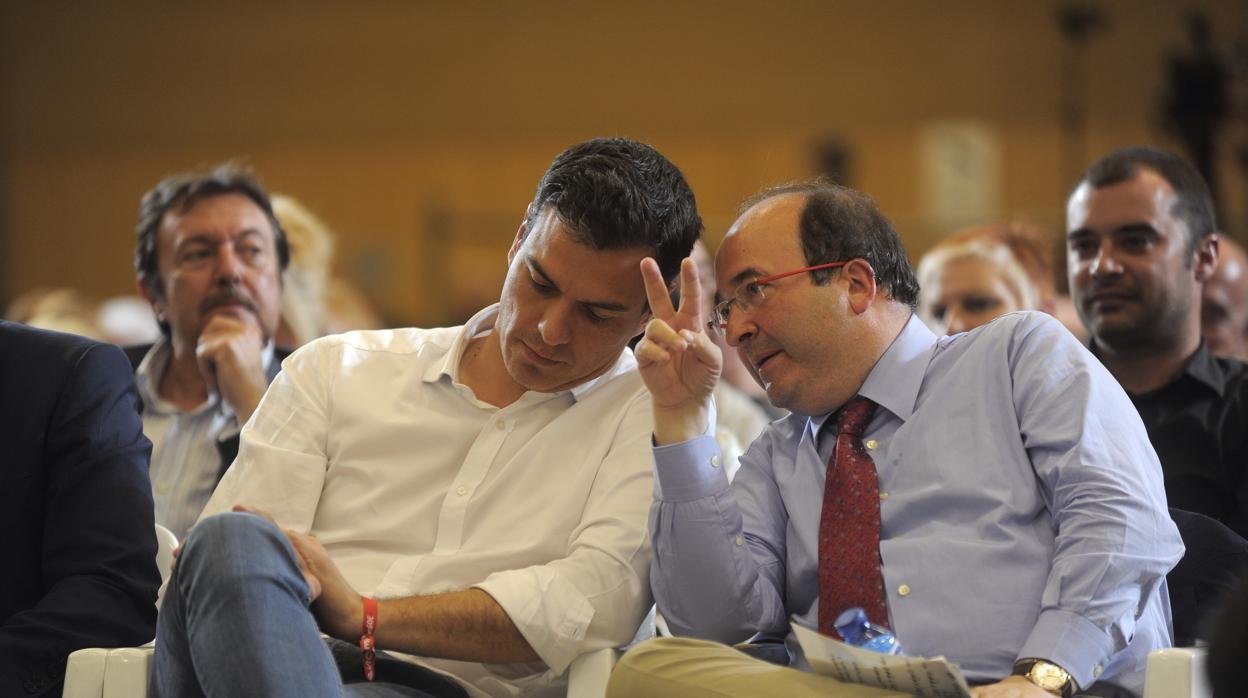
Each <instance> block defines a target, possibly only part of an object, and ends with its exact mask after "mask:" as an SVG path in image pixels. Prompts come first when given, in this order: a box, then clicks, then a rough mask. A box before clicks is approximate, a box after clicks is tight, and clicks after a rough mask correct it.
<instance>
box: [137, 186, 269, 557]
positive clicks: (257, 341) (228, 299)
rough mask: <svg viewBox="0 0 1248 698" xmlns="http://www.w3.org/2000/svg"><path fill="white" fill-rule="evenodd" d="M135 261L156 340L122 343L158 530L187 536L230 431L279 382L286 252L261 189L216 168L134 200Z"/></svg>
mask: <svg viewBox="0 0 1248 698" xmlns="http://www.w3.org/2000/svg"><path fill="white" fill-rule="evenodd" d="M136 230H137V243H136V245H135V252H134V266H135V271H136V273H137V281H138V287H139V292H140V293H142V294H143V297H144V298H146V299H147V300H148V302H149V303H151V305H152V310H153V311H154V312H155V313H156V318H157V320H158V321H159V323H160V328H161V333H162V337H161V339H160V340H158V341H157V342H156V343H155V344H154V345H152V344H149V345H144V346H134V347H127V348H126V355H127V356H128V357H129V358H130V363H131V364H132V365H133V366H134V368H135V383H136V384H137V386H138V390H139V397H140V398H141V399H142V412H143V433H144V435H146V436H147V438H148V439H150V440H151V442H152V466H151V472H150V474H151V479H152V494H153V498H154V500H155V504H156V523H158V524H161V525H162V526H165V527H166V528H168V529H169V530H171V531H173V532H174V533H175V534H176V535H177V536H178V537H182V536H184V535H186V532H187V531H188V530H189V529H190V527H191V524H193V523H195V519H196V518H198V517H199V513H200V511H201V510H203V508H204V504H206V503H207V502H208V498H209V497H210V496H211V495H212V491H213V489H214V488H215V487H216V486H217V482H218V481H219V480H220V479H221V476H222V474H223V473H224V472H225V469H226V468H228V467H229V465H230V463H232V462H233V461H234V456H235V455H236V454H237V453H238V433H239V429H240V428H241V427H242V425H243V424H244V423H245V422H246V421H247V419H248V418H249V417H251V413H252V412H253V411H255V409H256V405H257V404H259V402H260V396H261V395H263V394H264V391H265V388H267V387H268V385H269V382H270V381H272V380H273V377H274V376H275V375H277V370H278V368H279V366H280V365H281V360H282V359H283V358H285V357H286V353H285V352H282V351H281V350H276V349H274V346H273V341H272V338H273V333H274V332H275V331H276V330H277V323H278V317H279V315H280V312H281V304H282V277H281V274H282V270H284V269H285V268H286V265H287V262H288V261H289V260H290V248H289V246H288V245H287V242H286V234H285V233H284V232H283V231H282V227H281V225H279V223H278V221H277V218H276V217H275V216H274V215H273V208H272V206H271V205H270V204H269V196H268V193H267V192H266V191H265V189H264V187H263V186H262V185H261V184H260V182H259V181H257V180H256V179H255V178H254V177H253V176H252V175H251V173H249V172H248V171H247V170H245V169H242V168H239V167H237V166H235V165H231V164H225V165H221V166H219V167H217V168H215V169H213V170H211V171H207V172H188V173H184V174H178V175H174V176H171V177H168V178H166V179H164V180H162V181H161V182H159V183H158V184H157V185H156V186H155V187H153V188H152V189H151V191H149V192H147V194H146V195H144V196H143V200H142V202H141V203H140V204H139V222H138V225H137V226H136Z"/></svg>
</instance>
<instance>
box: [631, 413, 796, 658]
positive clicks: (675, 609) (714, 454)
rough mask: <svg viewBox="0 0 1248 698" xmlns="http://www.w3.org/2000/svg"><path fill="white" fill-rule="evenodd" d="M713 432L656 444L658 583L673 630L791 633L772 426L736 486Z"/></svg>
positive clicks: (654, 578)
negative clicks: (772, 466)
mask: <svg viewBox="0 0 1248 698" xmlns="http://www.w3.org/2000/svg"><path fill="white" fill-rule="evenodd" d="M712 433H714V419H712V420H711V425H710V427H709V428H708V431H707V434H705V435H703V436H700V437H698V438H696V439H692V440H690V441H686V442H684V443H679V444H672V445H668V446H659V447H655V448H654V461H655V478H656V480H655V494H654V504H653V505H652V506H651V509H650V531H651V536H652V538H653V544H654V555H655V559H654V565H653V567H652V568H651V572H650V581H651V585H652V586H653V588H654V593H655V597H656V599H657V601H658V606H659V611H660V612H661V613H662V614H663V617H664V619H665V620H666V621H667V623H668V626H669V627H670V628H671V629H672V632H673V633H675V634H676V635H689V636H695V637H701V638H706V639H710V640H715V641H717V642H724V643H735V642H741V641H744V640H747V639H749V638H750V637H751V636H753V635H754V634H756V633H760V632H761V633H764V634H767V635H777V636H783V635H785V634H786V633H787V632H788V618H787V613H786V611H785V608H784V602H783V598H784V597H783V593H782V590H783V588H784V569H785V567H784V559H785V530H786V529H787V526H788V517H787V515H786V513H785V509H784V505H783V502H782V501H781V499H780V493H779V490H778V489H777V488H776V486H775V481H774V479H773V478H772V476H771V472H770V441H769V436H770V428H769V430H768V431H765V432H764V433H763V435H762V436H761V437H760V438H759V439H758V440H757V441H755V443H754V445H752V446H751V447H750V448H749V449H748V450H747V451H746V453H745V454H744V455H743V456H742V457H741V467H740V469H739V470H738V471H737V474H736V477H735V479H734V480H733V483H732V485H731V487H730V486H729V484H728V478H727V476H726V475H725V473H724V468H723V467H722V466H723V464H722V457H723V456H722V454H721V453H720V449H719V446H718V444H717V443H716V442H715V439H714V438H713V437H711V436H710V434H712Z"/></svg>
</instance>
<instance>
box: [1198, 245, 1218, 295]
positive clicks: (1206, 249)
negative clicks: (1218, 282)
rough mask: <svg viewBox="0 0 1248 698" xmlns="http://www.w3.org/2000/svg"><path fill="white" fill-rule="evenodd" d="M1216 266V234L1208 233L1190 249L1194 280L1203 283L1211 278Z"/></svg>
mask: <svg viewBox="0 0 1248 698" xmlns="http://www.w3.org/2000/svg"><path fill="white" fill-rule="evenodd" d="M1217 267H1218V234H1217V233H1209V234H1208V235H1206V236H1205V237H1203V238H1201V240H1200V242H1199V243H1197V244H1196V249H1195V250H1193V251H1192V269H1193V270H1194V271H1195V272H1196V280H1197V281H1199V282H1200V283H1202V284H1203V283H1205V282H1206V281H1208V280H1209V279H1211V278H1213V272H1214V270H1215V269H1217Z"/></svg>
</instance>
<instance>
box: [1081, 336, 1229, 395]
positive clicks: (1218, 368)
mask: <svg viewBox="0 0 1248 698" xmlns="http://www.w3.org/2000/svg"><path fill="white" fill-rule="evenodd" d="M1088 349H1089V350H1090V351H1091V352H1092V355H1093V356H1095V357H1096V358H1097V359H1100V358H1101V352H1100V349H1099V348H1098V347H1097V344H1096V339H1094V338H1089V339H1088ZM1186 377H1190V378H1191V379H1192V380H1194V381H1196V382H1197V383H1200V384H1201V385H1203V386H1205V387H1207V388H1209V389H1210V390H1212V391H1213V392H1215V393H1217V394H1218V397H1225V396H1226V395H1225V393H1226V381H1227V375H1226V367H1225V366H1223V365H1222V363H1220V362H1219V361H1218V359H1217V358H1215V357H1214V355H1213V354H1212V353H1211V352H1210V351H1209V345H1208V344H1205V340H1204V339H1203V338H1202V339H1201V340H1200V345H1199V346H1197V347H1196V351H1194V352H1192V355H1191V356H1189V357H1187V361H1185V362H1184V363H1183V368H1182V370H1180V371H1179V373H1178V375H1177V376H1175V377H1174V379H1173V380H1171V381H1170V382H1169V383H1166V384H1165V385H1163V386H1162V387H1161V388H1157V390H1163V389H1165V388H1167V387H1169V386H1171V385H1174V384H1175V383H1177V382H1178V381H1180V380H1182V379H1183V378H1186ZM1157 390H1150V391H1148V394H1151V393H1154V392H1157ZM1132 399H1135V396H1132Z"/></svg>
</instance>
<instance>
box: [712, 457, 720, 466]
mask: <svg viewBox="0 0 1248 698" xmlns="http://www.w3.org/2000/svg"><path fill="white" fill-rule="evenodd" d="M711 467H712V468H718V467H719V456H711Z"/></svg>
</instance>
